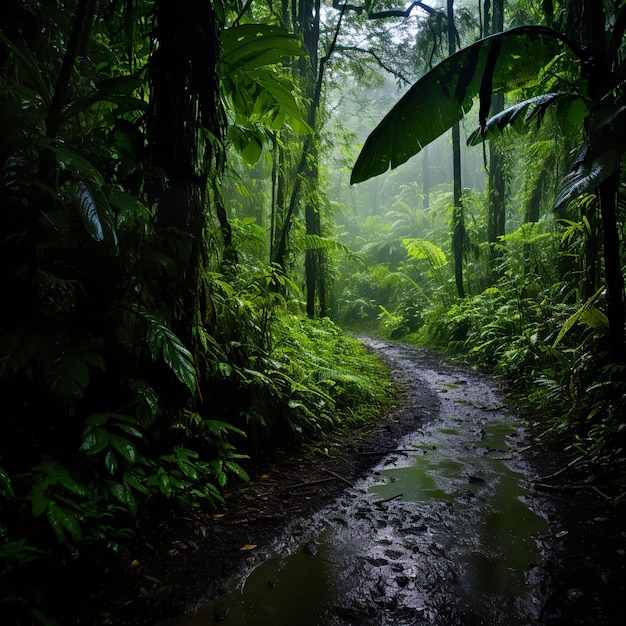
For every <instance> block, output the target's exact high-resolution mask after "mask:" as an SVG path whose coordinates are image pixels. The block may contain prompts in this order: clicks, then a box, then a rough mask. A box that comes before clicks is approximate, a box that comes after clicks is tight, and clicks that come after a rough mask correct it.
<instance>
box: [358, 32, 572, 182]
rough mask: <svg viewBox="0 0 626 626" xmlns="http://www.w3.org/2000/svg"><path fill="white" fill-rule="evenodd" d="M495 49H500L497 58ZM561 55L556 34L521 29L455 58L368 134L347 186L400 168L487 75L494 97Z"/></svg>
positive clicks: (457, 116) (533, 79) (466, 103)
mask: <svg viewBox="0 0 626 626" xmlns="http://www.w3.org/2000/svg"><path fill="white" fill-rule="evenodd" d="M496 42H497V43H496ZM494 46H498V47H499V50H498V54H497V57H494V55H493V53H492V50H493V49H494ZM560 50H561V35H560V34H559V33H557V32H556V31H553V30H551V29H549V28H544V27H540V26H522V27H519V28H515V29H512V30H509V31H506V32H504V33H499V34H497V35H492V36H491V37H487V38H485V39H481V40H480V41H477V42H476V43H474V44H472V45H470V46H468V47H467V48H464V49H463V50H460V51H459V52H457V53H455V54H453V55H452V56H450V57H449V58H447V59H446V60H445V61H443V62H442V63H440V64H439V65H437V66H436V67H435V68H433V69H432V70H431V71H429V72H428V73H427V74H425V75H424V76H423V77H422V78H421V79H420V80H418V81H417V83H415V85H413V87H412V88H411V89H410V90H409V91H408V92H407V93H406V94H405V95H404V96H403V97H402V98H401V99H400V101H399V102H398V103H397V104H396V105H395V106H394V107H393V108H392V109H391V111H390V112H389V113H388V114H387V115H386V116H385V118H384V119H383V120H382V121H381V122H380V124H379V125H378V126H377V127H376V128H375V129H374V130H373V131H372V133H371V134H370V136H369V137H368V138H367V140H366V142H365V145H364V146H363V149H362V151H361V154H360V155H359V157H358V159H357V162H356V163H355V165H354V169H353V170H352V176H351V179H350V182H351V183H358V182H361V181H364V180H367V179H368V178H371V177H372V176H377V175H378V174H382V173H383V172H385V171H387V170H388V169H389V168H390V167H391V168H392V169H393V168H395V167H397V166H398V165H401V164H402V163H404V162H406V161H407V160H408V159H409V158H411V157H412V156H413V155H415V154H417V153H418V152H419V151H420V150H421V149H422V148H423V147H424V146H426V145H428V144H429V143H430V142H431V141H433V140H435V139H436V138H437V137H439V136H440V135H442V134H443V133H444V132H446V131H447V130H448V129H450V128H451V127H452V126H453V125H454V124H456V123H457V122H459V121H460V120H461V118H462V117H463V116H464V115H465V114H466V113H467V112H468V111H469V110H470V108H471V107H472V104H473V101H474V98H476V97H477V96H478V95H479V94H480V91H481V86H483V85H484V84H485V73H486V72H487V71H489V72H490V74H491V75H490V77H489V78H490V80H489V81H488V82H489V83H490V85H491V92H492V93H504V92H506V91H510V90H513V89H516V88H519V87H521V86H524V85H526V86H528V85H532V84H536V83H537V82H538V81H539V79H540V77H541V75H542V71H543V69H544V68H545V67H546V66H547V64H548V63H549V62H550V61H551V60H552V59H553V58H554V57H555V56H556V55H557V54H559V52H560ZM483 89H484V88H483Z"/></svg>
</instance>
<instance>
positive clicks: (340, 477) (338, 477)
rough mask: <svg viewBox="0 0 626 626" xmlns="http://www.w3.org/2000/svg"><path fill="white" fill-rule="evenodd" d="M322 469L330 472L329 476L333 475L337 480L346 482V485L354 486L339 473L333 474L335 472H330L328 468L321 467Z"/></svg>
mask: <svg viewBox="0 0 626 626" xmlns="http://www.w3.org/2000/svg"><path fill="white" fill-rule="evenodd" d="M322 471H323V472H326V473H327V474H330V475H331V476H334V477H335V478H337V479H338V480H343V482H344V483H346V484H347V485H350V487H354V485H353V484H352V483H351V482H350V481H349V480H348V479H347V478H344V477H343V476H339V474H335V472H331V471H330V470H328V469H326V468H323V469H322Z"/></svg>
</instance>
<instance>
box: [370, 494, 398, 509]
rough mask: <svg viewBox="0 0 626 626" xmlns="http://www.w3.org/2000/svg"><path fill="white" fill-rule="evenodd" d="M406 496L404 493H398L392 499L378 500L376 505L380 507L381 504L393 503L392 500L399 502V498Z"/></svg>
mask: <svg viewBox="0 0 626 626" xmlns="http://www.w3.org/2000/svg"><path fill="white" fill-rule="evenodd" d="M403 495H404V494H403V493H397V494H396V495H395V496H391V498H385V499H384V500H377V501H376V502H374V504H375V505H376V506H380V505H381V504H385V502H391V501H392V500H397V499H398V498H401V497H402V496H403Z"/></svg>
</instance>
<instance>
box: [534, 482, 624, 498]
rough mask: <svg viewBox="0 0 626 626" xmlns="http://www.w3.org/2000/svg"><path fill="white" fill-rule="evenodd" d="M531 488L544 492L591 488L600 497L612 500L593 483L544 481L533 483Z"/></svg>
mask: <svg viewBox="0 0 626 626" xmlns="http://www.w3.org/2000/svg"><path fill="white" fill-rule="evenodd" d="M533 489H535V491H546V492H559V491H583V490H584V489H591V491H595V492H596V493H597V494H598V495H599V496H600V497H602V498H604V499H605V500H608V501H609V502H612V500H613V498H611V496H608V495H607V494H606V493H604V491H602V490H600V489H598V487H596V486H595V485H548V484H546V483H533Z"/></svg>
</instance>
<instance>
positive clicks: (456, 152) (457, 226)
mask: <svg viewBox="0 0 626 626" xmlns="http://www.w3.org/2000/svg"><path fill="white" fill-rule="evenodd" d="M447 11H448V54H449V55H450V56H452V55H453V54H454V53H455V51H456V29H455V28H454V0H448V4H447ZM452 172H453V174H452V176H453V193H452V203H453V204H452V229H453V230H452V254H453V256H454V282H455V284H456V293H457V296H458V297H459V298H464V297H465V287H464V286H463V256H464V248H465V237H466V233H465V214H464V211H463V197H462V188H463V187H462V181H461V135H460V128H459V124H458V123H456V124H454V126H452Z"/></svg>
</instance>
